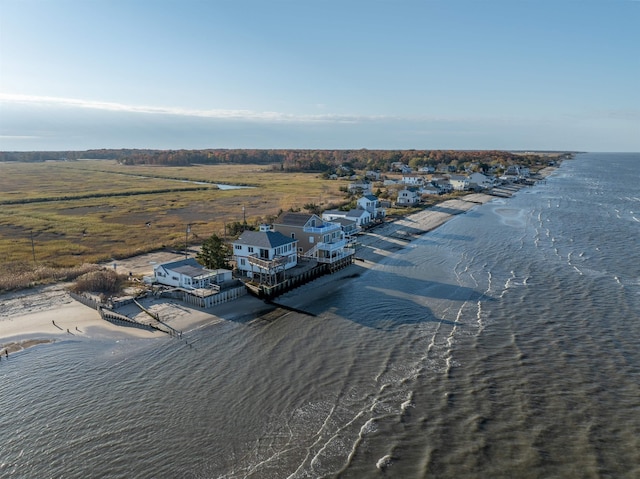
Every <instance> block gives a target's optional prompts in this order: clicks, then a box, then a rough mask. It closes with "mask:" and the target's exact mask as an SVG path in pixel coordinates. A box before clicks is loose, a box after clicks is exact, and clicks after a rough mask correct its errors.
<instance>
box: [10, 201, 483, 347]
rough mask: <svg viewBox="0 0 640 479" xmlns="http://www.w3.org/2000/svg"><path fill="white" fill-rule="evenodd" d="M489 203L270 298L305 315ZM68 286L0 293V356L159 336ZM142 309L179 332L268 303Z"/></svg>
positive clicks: (377, 244) (390, 230) (143, 268)
mask: <svg viewBox="0 0 640 479" xmlns="http://www.w3.org/2000/svg"><path fill="white" fill-rule="evenodd" d="M492 199H493V197H491V196H488V195H484V194H470V195H466V196H464V197H461V198H460V199H452V200H447V201H445V202H443V203H440V204H438V205H436V206H433V207H431V208H428V209H425V210H423V211H420V212H418V213H415V214H412V215H409V216H407V217H405V218H402V219H398V220H396V221H392V222H386V223H384V224H382V225H380V226H377V227H375V228H374V229H373V230H370V231H369V232H367V233H364V234H362V235H360V236H359V237H358V243H357V247H356V258H357V259H356V261H355V262H354V263H353V264H352V265H350V266H348V267H347V268H344V269H342V270H340V271H338V272H336V273H334V274H332V275H326V276H323V277H320V278H318V279H316V280H315V281H313V282H312V283H308V284H306V285H304V286H301V287H299V288H297V289H295V290H293V291H291V292H289V293H287V294H285V295H284V296H281V297H279V298H277V299H276V302H277V303H279V304H284V305H286V306H290V307H294V308H301V309H304V307H305V305H309V304H311V303H313V301H315V300H316V299H318V298H320V297H323V296H325V295H327V294H329V293H330V292H331V291H332V290H334V289H336V288H339V287H340V286H341V284H343V280H347V279H350V278H354V277H357V276H358V275H359V274H360V273H362V272H363V271H364V269H366V268H371V267H373V266H374V265H375V264H376V263H377V262H378V261H380V260H381V259H382V258H384V257H385V256H388V255H390V254H393V253H394V252H395V251H398V250H399V249H401V248H403V247H405V245H406V244H407V243H408V242H409V241H411V240H412V239H414V238H416V237H417V236H419V235H421V234H423V233H425V232H427V231H431V230H433V229H435V228H437V227H438V226H440V225H442V224H443V223H445V222H446V221H448V220H449V219H451V218H452V217H453V216H455V215H457V214H461V213H464V212H466V211H469V210H470V209H472V208H474V207H476V206H477V205H479V204H483V203H486V202H488V201H490V200H492ZM182 257H183V256H182V255H181V254H177V253H165V252H163V253H151V254H148V255H141V256H138V257H135V258H130V259H127V260H120V261H118V263H117V268H118V269H122V270H123V271H131V272H133V273H134V274H151V273H152V271H153V265H154V264H156V263H158V262H164V261H171V260H176V259H181V258H182ZM67 286H68V284H55V285H48V286H41V287H37V288H34V289H29V290H23V291H17V292H11V293H4V294H2V295H0V352H3V354H4V351H7V352H8V353H9V354H11V353H14V352H17V351H20V350H23V349H25V348H27V347H30V346H35V345H37V344H43V343H49V342H52V341H56V340H63V339H68V338H70V337H72V336H73V338H74V339H76V340H78V339H80V340H81V339H92V338H93V339H98V338H102V339H104V338H109V339H120V338H140V339H153V338H163V337H166V335H164V334H163V333H161V332H158V331H147V330H144V329H138V328H131V327H125V326H117V325H114V324H112V323H109V322H107V321H104V320H103V319H102V318H101V317H100V315H99V314H98V312H97V311H96V310H94V309H91V308H90V307H87V306H85V305H83V304H80V303H78V302H76V301H75V300H73V299H72V298H71V296H69V294H68V292H67V290H66V288H67ZM143 306H144V307H145V308H147V309H149V310H150V311H152V312H157V313H159V314H160V317H161V319H162V321H163V322H165V323H166V324H168V325H169V326H170V327H172V328H174V329H175V330H177V331H182V332H188V331H191V330H194V329H197V328H199V327H202V326H204V325H210V324H215V323H216V322H220V321H224V320H228V319H237V318H241V317H245V316H246V317H249V316H253V317H255V316H257V315H260V314H265V313H267V312H269V311H273V309H274V307H273V305H268V304H265V303H264V302H263V301H262V300H259V299H257V298H254V297H252V296H248V295H247V296H244V297H242V298H240V299H238V300H235V301H232V302H229V303H225V304H222V305H219V306H216V307H215V308H212V309H210V310H203V309H200V308H194V307H191V306H188V305H186V304H182V303H180V302H178V301H174V300H169V299H158V298H149V299H145V300H144V301H143ZM119 312H120V313H122V314H126V315H127V316H129V317H131V318H133V319H137V320H142V319H144V315H145V314H146V313H144V312H142V311H141V310H140V309H139V308H137V307H136V306H134V305H130V306H127V307H124V308H122V309H121V310H119Z"/></svg>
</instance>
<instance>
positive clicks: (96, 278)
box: [70, 269, 127, 294]
mask: <svg viewBox="0 0 640 479" xmlns="http://www.w3.org/2000/svg"><path fill="white" fill-rule="evenodd" d="M126 280H127V277H126V276H125V275H122V274H118V273H116V272H115V271H113V270H111V269H101V270H99V271H91V272H90V273H86V274H83V275H82V276H80V277H79V278H78V279H77V280H76V282H75V283H74V285H73V286H72V287H71V288H70V289H71V291H73V292H74V293H84V292H91V293H102V294H113V293H118V292H120V291H121V290H122V286H123V285H124V283H125V282H126Z"/></svg>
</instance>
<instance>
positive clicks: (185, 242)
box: [184, 223, 191, 259]
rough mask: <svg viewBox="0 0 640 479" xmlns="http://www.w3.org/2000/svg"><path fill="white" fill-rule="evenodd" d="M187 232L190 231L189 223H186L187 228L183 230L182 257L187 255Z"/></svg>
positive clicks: (185, 257)
mask: <svg viewBox="0 0 640 479" xmlns="http://www.w3.org/2000/svg"><path fill="white" fill-rule="evenodd" d="M189 233H191V225H190V224H189V223H187V229H186V230H185V232H184V259H187V258H188V257H189V254H188V253H187V241H188V240H189Z"/></svg>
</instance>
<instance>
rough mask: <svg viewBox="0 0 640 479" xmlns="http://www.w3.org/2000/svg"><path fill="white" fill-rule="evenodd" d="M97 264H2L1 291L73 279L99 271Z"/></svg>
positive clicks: (0, 273) (0, 271) (0, 268)
mask: <svg viewBox="0 0 640 479" xmlns="http://www.w3.org/2000/svg"><path fill="white" fill-rule="evenodd" d="M100 268H101V267H100V266H98V265H96V264H81V265H78V266H74V267H72V268H60V267H51V266H46V265H43V264H36V265H33V264H28V263H23V262H15V263H2V264H0V292H2V291H12V290H17V289H24V288H29V287H32V286H36V285H38V284H46V283H51V282H57V281H73V280H74V279H76V278H77V277H79V276H81V275H83V274H86V273H89V272H91V271H97V270H99V269H100Z"/></svg>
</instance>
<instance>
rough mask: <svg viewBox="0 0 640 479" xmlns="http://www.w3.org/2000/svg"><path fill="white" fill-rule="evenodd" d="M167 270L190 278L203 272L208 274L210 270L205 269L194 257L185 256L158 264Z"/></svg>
mask: <svg viewBox="0 0 640 479" xmlns="http://www.w3.org/2000/svg"><path fill="white" fill-rule="evenodd" d="M158 267H162V268H164V269H167V270H171V271H175V272H176V273H180V274H182V275H185V276H188V277H190V278H195V277H197V276H202V275H203V274H209V273H210V272H209V271H207V270H205V268H204V266H202V265H201V264H200V263H198V262H197V261H196V260H195V259H194V258H187V259H183V260H180V261H173V262H171V263H162V264H160V265H158Z"/></svg>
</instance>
